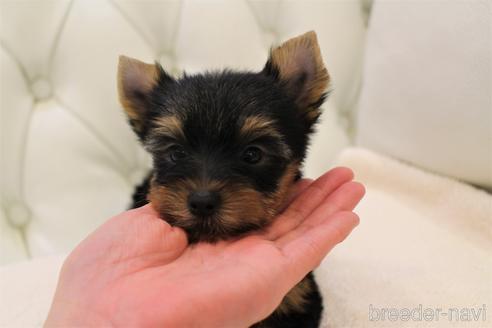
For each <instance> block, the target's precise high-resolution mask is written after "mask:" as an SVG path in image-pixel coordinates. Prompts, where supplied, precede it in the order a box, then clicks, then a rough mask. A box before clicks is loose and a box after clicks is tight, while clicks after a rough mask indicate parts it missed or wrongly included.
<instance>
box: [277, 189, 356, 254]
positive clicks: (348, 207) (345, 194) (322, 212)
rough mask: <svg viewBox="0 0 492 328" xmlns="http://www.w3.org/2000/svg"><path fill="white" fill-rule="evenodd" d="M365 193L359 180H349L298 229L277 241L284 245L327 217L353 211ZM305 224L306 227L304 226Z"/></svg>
mask: <svg viewBox="0 0 492 328" xmlns="http://www.w3.org/2000/svg"><path fill="white" fill-rule="evenodd" d="M364 193H365V188H364V186H363V185H361V184H360V183H358V182H353V181H351V182H347V183H345V184H343V185H342V186H340V187H339V188H338V189H337V190H335V191H334V192H333V193H332V194H331V195H330V196H328V197H327V198H326V199H325V200H324V201H323V202H322V204H321V205H320V206H319V207H318V208H317V209H316V210H314V211H313V212H312V213H311V214H310V215H309V217H307V218H306V219H305V220H304V221H303V222H302V223H301V224H300V225H299V226H298V227H297V228H296V229H293V230H292V231H290V232H288V233H286V234H285V235H283V236H281V237H280V238H279V239H278V240H277V241H278V244H279V245H284V244H287V243H288V242H290V241H291V240H293V239H295V238H297V237H298V235H299V234H302V233H303V231H304V230H305V229H306V227H307V228H310V227H315V226H316V225H318V224H320V223H321V222H323V221H324V220H325V219H326V218H327V217H330V216H331V215H333V214H335V213H337V212H344V211H352V210H353V209H354V208H355V206H356V205H357V204H358V203H359V201H360V200H361V199H362V197H363V196H364ZM303 226H305V227H303Z"/></svg>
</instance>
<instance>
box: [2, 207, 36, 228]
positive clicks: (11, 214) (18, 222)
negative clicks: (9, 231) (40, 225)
mask: <svg viewBox="0 0 492 328" xmlns="http://www.w3.org/2000/svg"><path fill="white" fill-rule="evenodd" d="M7 218H8V220H9V222H10V223H11V224H12V225H13V226H14V227H16V228H21V227H23V226H25V225H26V224H27V223H29V221H31V211H30V210H29V208H27V206H26V205H24V204H22V203H20V202H16V203H13V204H12V205H11V206H10V207H9V209H8V216H7Z"/></svg>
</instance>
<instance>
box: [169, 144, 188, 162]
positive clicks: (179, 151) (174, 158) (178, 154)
mask: <svg viewBox="0 0 492 328" xmlns="http://www.w3.org/2000/svg"><path fill="white" fill-rule="evenodd" d="M186 155H187V153H186V151H185V150H184V149H183V148H181V147H179V146H174V147H172V148H171V149H170V150H169V159H170V160H171V162H173V163H176V162H179V161H180V160H182V159H183V158H185V157H186Z"/></svg>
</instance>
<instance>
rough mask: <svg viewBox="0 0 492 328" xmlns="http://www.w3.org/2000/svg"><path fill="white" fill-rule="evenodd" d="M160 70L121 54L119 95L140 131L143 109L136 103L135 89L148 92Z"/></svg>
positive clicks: (135, 126)
mask: <svg viewBox="0 0 492 328" xmlns="http://www.w3.org/2000/svg"><path fill="white" fill-rule="evenodd" d="M158 77H159V71H158V69H157V67H156V65H153V64H146V63H144V62H141V61H139V60H137V59H133V58H130V57H126V56H120V58H119V63H118V76H117V81H118V95H119V99H120V102H121V105H122V106H123V108H124V109H125V112H126V114H127V115H128V118H129V119H130V121H132V122H133V124H134V128H135V129H136V130H137V131H139V130H140V128H141V124H142V122H141V114H142V109H141V108H139V104H136V103H135V99H134V98H133V97H134V95H133V94H132V93H133V92H135V91H138V92H140V93H147V92H150V91H151V90H152V88H153V87H154V86H155V85H156V83H157V79H158Z"/></svg>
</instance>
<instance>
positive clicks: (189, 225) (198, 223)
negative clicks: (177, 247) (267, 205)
mask: <svg viewBox="0 0 492 328" xmlns="http://www.w3.org/2000/svg"><path fill="white" fill-rule="evenodd" d="M162 217H163V218H165V220H166V221H167V222H168V223H170V224H171V225H172V226H174V227H178V228H181V229H183V230H184V231H185V232H186V234H187V236H188V242H189V243H190V244H194V243H198V242H209V243H215V242H218V241H220V240H228V239H232V238H236V237H239V236H242V235H245V234H247V233H249V232H252V231H257V230H261V229H262V228H263V227H264V226H265V224H259V223H257V222H260V220H258V221H256V222H255V221H252V220H251V218H249V220H246V219H245V218H234V221H235V224H231V223H230V222H229V223H228V222H227V220H226V219H227V218H224V217H223V216H221V215H220V214H215V215H209V216H195V215H190V216H188V217H177V216H175V215H173V214H171V213H166V214H165V215H163V216H162Z"/></svg>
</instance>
